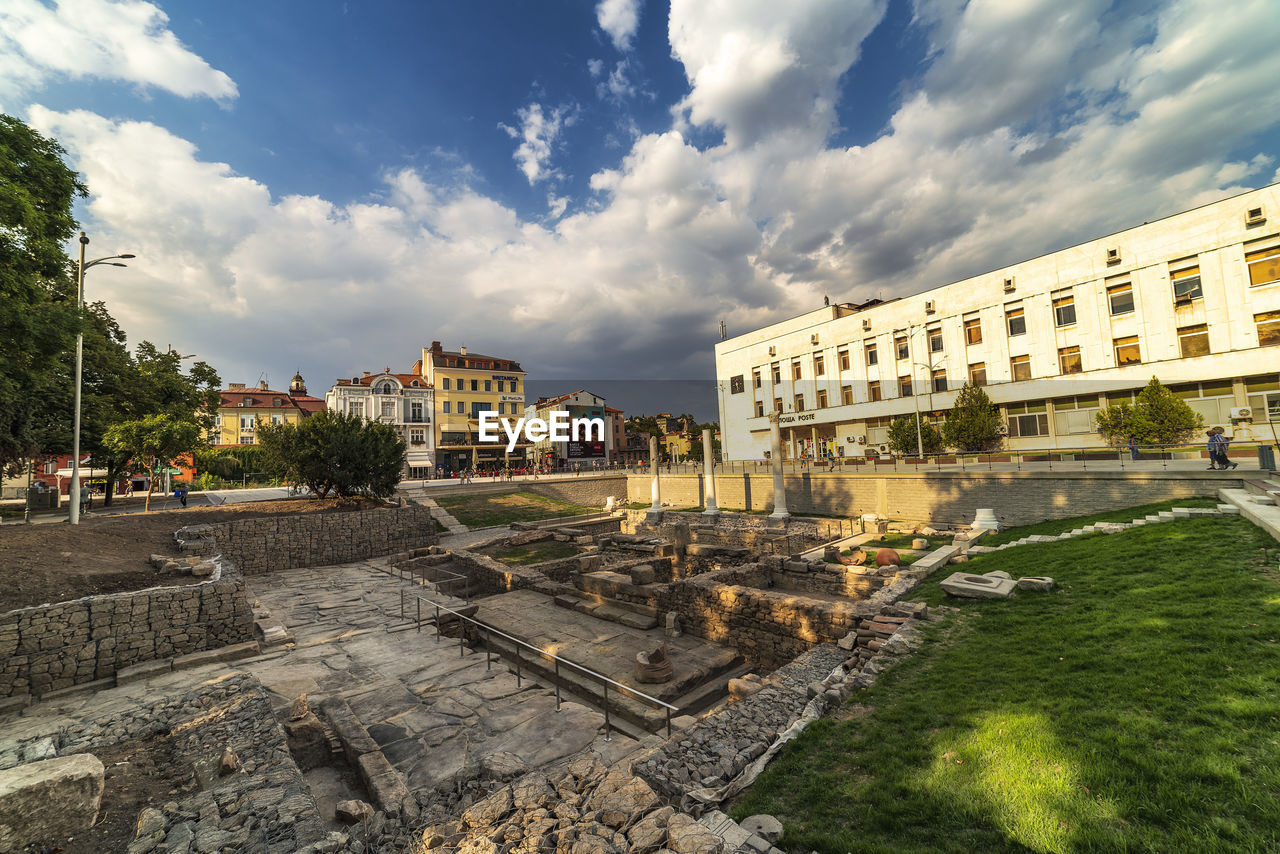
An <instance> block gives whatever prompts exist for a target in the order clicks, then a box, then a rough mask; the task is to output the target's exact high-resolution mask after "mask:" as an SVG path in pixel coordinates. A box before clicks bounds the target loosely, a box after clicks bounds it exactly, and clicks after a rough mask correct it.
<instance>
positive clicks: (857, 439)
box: [850, 436, 867, 445]
mask: <svg viewBox="0 0 1280 854" xmlns="http://www.w3.org/2000/svg"><path fill="white" fill-rule="evenodd" d="M850 441H854V442H857V443H858V444H859V445H865V444H867V437H866V436H856V437H851V438H850Z"/></svg>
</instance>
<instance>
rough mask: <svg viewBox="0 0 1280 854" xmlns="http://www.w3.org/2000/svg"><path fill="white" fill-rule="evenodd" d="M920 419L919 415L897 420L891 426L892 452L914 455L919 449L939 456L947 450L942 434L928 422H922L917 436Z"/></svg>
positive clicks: (890, 443)
mask: <svg viewBox="0 0 1280 854" xmlns="http://www.w3.org/2000/svg"><path fill="white" fill-rule="evenodd" d="M919 418H920V416H918V415H912V416H911V417H910V418H895V419H894V420H893V422H892V423H890V424H889V449H890V450H892V451H893V452H894V453H897V454H912V455H914V454H915V453H916V451H917V449H919V448H923V449H924V452H925V453H926V454H939V453H941V452H942V451H943V450H944V449H945V448H946V445H945V444H944V443H943V441H942V434H941V433H939V432H938V428H937V427H934V426H933V425H932V424H930V423H929V422H928V421H924V420H921V421H920V432H919V434H918V435H917V433H916V420H917V419H919Z"/></svg>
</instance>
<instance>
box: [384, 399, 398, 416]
mask: <svg viewBox="0 0 1280 854" xmlns="http://www.w3.org/2000/svg"><path fill="white" fill-rule="evenodd" d="M382 417H383V418H395V417H396V402H395V401H394V400H384V401H382Z"/></svg>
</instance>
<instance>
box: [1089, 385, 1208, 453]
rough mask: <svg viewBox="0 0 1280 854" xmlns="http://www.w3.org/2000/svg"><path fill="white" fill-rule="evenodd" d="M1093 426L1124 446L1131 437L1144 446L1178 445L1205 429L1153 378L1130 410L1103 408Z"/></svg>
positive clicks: (1125, 407)
mask: <svg viewBox="0 0 1280 854" xmlns="http://www.w3.org/2000/svg"><path fill="white" fill-rule="evenodd" d="M1094 424H1095V425H1096V427H1097V429H1098V432H1099V433H1101V434H1102V436H1103V437H1104V438H1105V439H1106V440H1107V442H1109V443H1110V444H1113V445H1123V444H1125V443H1126V442H1128V441H1129V437H1130V436H1133V437H1134V438H1135V439H1136V440H1137V441H1138V442H1139V443H1140V444H1143V445H1181V444H1185V443H1186V442H1188V441H1190V439H1191V437H1192V436H1193V435H1194V434H1195V433H1196V431H1198V430H1200V429H1202V428H1203V427H1204V418H1203V417H1201V415H1200V413H1198V412H1196V411H1195V410H1194V409H1192V408H1191V407H1190V406H1188V405H1187V402H1186V401H1185V400H1183V399H1182V398H1180V397H1178V396H1177V395H1176V394H1174V393H1173V392H1172V391H1170V390H1169V389H1168V388H1166V387H1165V386H1164V385H1162V384H1161V383H1160V380H1158V379H1156V378H1155V377H1152V378H1151V382H1149V383H1147V385H1146V387H1145V388H1144V389H1143V390H1142V391H1140V392H1138V397H1137V400H1136V401H1134V403H1133V405H1132V406H1130V405H1129V404H1128V403H1117V404H1115V405H1114V406H1107V407H1104V408H1103V409H1100V410H1099V411H1098V414H1097V416H1096V419H1095V421H1094Z"/></svg>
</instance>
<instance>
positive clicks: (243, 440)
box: [240, 436, 253, 445]
mask: <svg viewBox="0 0 1280 854" xmlns="http://www.w3.org/2000/svg"><path fill="white" fill-rule="evenodd" d="M240 444H241V445H252V444H253V437H252V436H241V437H240Z"/></svg>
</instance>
